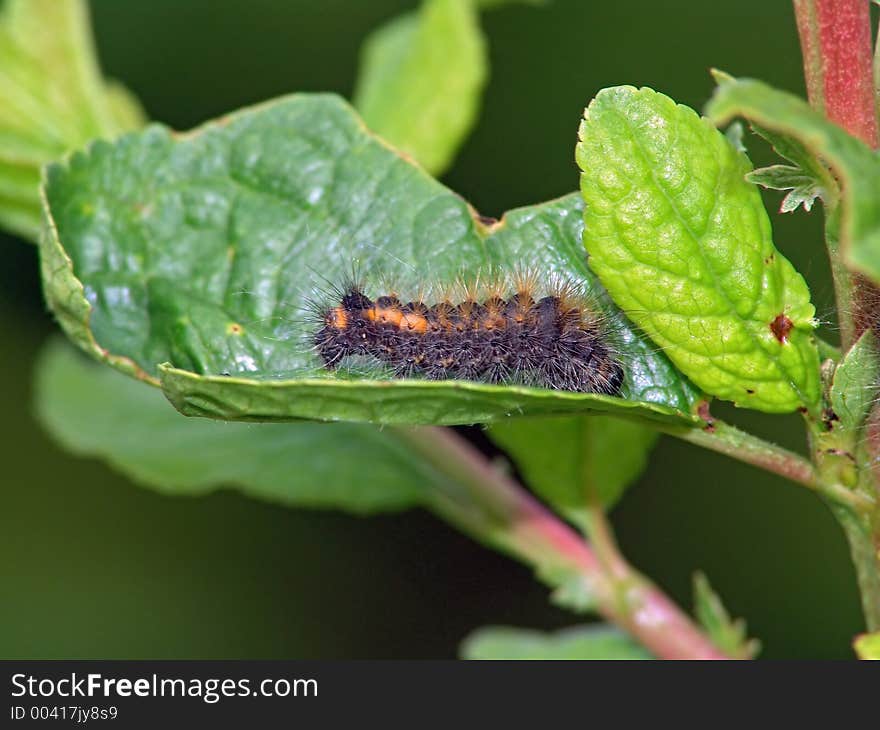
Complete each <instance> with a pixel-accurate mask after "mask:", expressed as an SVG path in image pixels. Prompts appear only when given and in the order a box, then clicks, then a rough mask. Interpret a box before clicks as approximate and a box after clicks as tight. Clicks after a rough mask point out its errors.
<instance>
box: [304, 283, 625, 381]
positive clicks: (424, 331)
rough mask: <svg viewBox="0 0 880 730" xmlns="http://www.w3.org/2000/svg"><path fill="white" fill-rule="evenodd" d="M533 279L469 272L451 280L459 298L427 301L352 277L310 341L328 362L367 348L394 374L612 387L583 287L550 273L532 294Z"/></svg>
mask: <svg viewBox="0 0 880 730" xmlns="http://www.w3.org/2000/svg"><path fill="white" fill-rule="evenodd" d="M538 282H539V279H538V276H537V274H535V273H533V272H529V271H527V270H517V271H515V272H514V274H513V276H512V277H510V278H508V279H505V278H503V277H500V276H496V275H488V276H483V277H475V278H472V279H469V280H461V281H459V282H457V284H456V287H457V289H458V291H459V295H458V297H455V296H454V295H453V294H452V293H451V292H449V291H443V293H442V295H441V297H440V300H439V301H438V302H436V303H434V304H428V303H427V302H426V300H427V299H428V297H427V294H426V292H425V290H424V289H422V290H419V291H417V292H416V293H415V294H414V295H413V296H412V298H411V299H409V300H402V298H401V297H399V296H398V295H397V294H396V293H389V294H383V295H380V296H378V297H376V299H375V300H373V299H371V298H370V297H369V296H367V294H366V293H365V291H364V287H363V284H362V283H361V282H360V281H359V280H357V279H355V278H352V279H350V280H346V281H345V282H344V284H343V285H342V286H341V287H339V288H338V290H337V294H338V296H337V298H335V299H334V300H333V301H334V302H335V303H334V304H332V305H331V306H326V305H325V306H324V307H323V309H321V310H320V317H319V321H320V327H319V329H318V331H317V333H316V334H315V336H314V346H315V349H316V351H317V352H318V354H319V356H320V357H321V359H322V360H323V362H324V364H325V366H326V367H327V368H328V369H334V368H336V367H338V366H339V364H340V362H341V361H342V360H343V359H344V358H345V357H348V356H363V355H365V356H368V357H372V358H374V359H376V360H379V361H380V362H382V363H385V364H386V365H389V366H390V367H391V368H392V371H393V372H394V374H395V376H396V377H413V376H417V377H424V378H427V379H430V380H446V379H460V380H477V381H484V382H489V383H519V384H524V385H532V386H538V387H545V388H552V389H557V390H570V391H578V392H591V393H605V394H614V393H617V392H618V390H619V389H620V386H621V382H622V379H623V369H622V367H621V366H620V364H619V362H618V360H617V357H616V355H615V353H614V348H613V347H612V346H611V345H610V344H609V342H608V337H607V332H606V331H605V329H604V327H603V322H602V319H601V317H600V316H599V315H597V314H596V313H595V312H594V311H593V310H592V308H591V307H590V305H589V302H588V301H587V300H586V297H585V296H584V293H583V291H582V290H581V288H580V287H578V286H577V285H576V284H574V283H572V282H570V281H568V280H565V279H561V278H557V279H554V280H552V281H551V282H550V285H549V287H547V292H548V293H547V294H545V295H544V296H539V291H538V290H539V285H538ZM511 290H512V292H513V293H512V294H511V293H510V292H511ZM386 291H391V292H393V291H394V290H393V289H392V288H390V287H389V288H388V289H386ZM456 300H457V302H456Z"/></svg>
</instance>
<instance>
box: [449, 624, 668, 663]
mask: <svg viewBox="0 0 880 730" xmlns="http://www.w3.org/2000/svg"><path fill="white" fill-rule="evenodd" d="M460 654H461V657H462V658H463V659H651V658H652V657H651V655H650V654H649V653H648V652H647V651H645V650H644V649H643V648H642V647H641V646H639V645H638V644H636V643H635V642H634V641H633V640H632V639H630V638H629V637H628V636H627V635H626V634H624V633H622V632H621V631H619V630H618V629H616V628H613V627H611V626H606V625H603V624H593V625H589V626H573V627H571V628H567V629H562V630H561V631H556V632H555V633H544V632H542V631H531V630H529V629H517V628H508V627H504V626H487V627H485V628H482V629H477V630H476V631H474V632H473V633H472V634H471V635H470V636H468V638H467V639H465V640H464V642H463V643H462V646H461V651H460Z"/></svg>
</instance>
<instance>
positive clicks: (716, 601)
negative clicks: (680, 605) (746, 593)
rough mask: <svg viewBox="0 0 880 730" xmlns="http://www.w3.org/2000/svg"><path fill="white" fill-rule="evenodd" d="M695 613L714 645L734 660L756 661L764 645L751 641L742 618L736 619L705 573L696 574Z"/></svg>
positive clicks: (754, 640)
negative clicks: (725, 606) (732, 617)
mask: <svg viewBox="0 0 880 730" xmlns="http://www.w3.org/2000/svg"><path fill="white" fill-rule="evenodd" d="M694 613H696V616H697V619H698V620H699V621H700V624H702V626H703V628H705V629H706V633H707V634H708V635H709V638H710V639H711V640H712V642H713V643H714V644H715V646H717V647H718V648H719V649H721V651H722V652H724V654H726V655H727V656H729V657H732V658H734V659H754V658H755V657H756V656H757V655H758V652H759V651H760V650H761V642H760V641H758V640H757V639H749V637H748V633H747V632H746V624H745V621H743V620H742V619H736V620H732V619H731V618H730V614H728V613H727V609H726V608H724V604H723V603H722V602H721V599H720V598H719V597H718V594H717V593H715V591H714V590H712V586H711V585H709V579H708V578H707V577H706V576H705V575H704V574H703V573H699V572H698V573H694Z"/></svg>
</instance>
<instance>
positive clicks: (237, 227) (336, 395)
mask: <svg viewBox="0 0 880 730" xmlns="http://www.w3.org/2000/svg"><path fill="white" fill-rule="evenodd" d="M45 199H46V207H45V211H46V217H47V221H48V223H49V225H48V226H47V235H46V236H44V238H43V240H42V242H41V264H42V272H43V281H44V289H45V292H46V297H47V300H48V302H49V304H50V306H51V307H52V309H53V311H54V312H55V314H56V316H57V317H58V319H59V321H60V322H61V324H62V325H63V327H64V328H65V330H66V331H67V333H68V335H69V336H70V337H71V338H72V339H74V341H76V342H77V343H78V344H79V345H80V346H82V347H83V348H84V349H86V350H87V351H88V352H91V353H92V354H93V355H95V356H96V357H99V358H101V359H104V360H105V361H107V362H110V363H111V364H113V365H115V366H116V367H119V368H120V369H122V370H123V371H125V372H128V373H129V374H133V375H135V376H137V377H140V378H142V379H145V380H148V381H150V382H153V383H157V382H158V381H159V379H161V383H162V385H163V387H164V388H165V390H166V394H167V395H168V396H169V398H170V399H171V400H172V402H173V403H174V404H175V405H176V406H177V407H178V408H179V409H180V410H181V411H183V412H184V413H187V414H190V415H206V416H213V417H217V418H225V419H233V420H235V419H239V420H290V419H295V418H310V419H322V420H349V421H370V422H376V423H443V424H451V423H474V422H482V421H488V420H493V419H497V418H502V417H505V416H507V415H511V414H519V413H523V414H528V413H531V414H552V413H573V412H580V413H582V412H585V411H589V410H597V411H606V412H613V413H619V414H622V415H628V416H632V417H640V418H655V419H656V418H659V419H663V420H666V421H674V422H679V423H691V422H694V417H693V416H692V415H691V413H692V410H693V406H694V403H695V401H696V400H697V397H698V395H699V394H698V392H697V391H696V390H695V389H694V388H693V386H691V385H690V384H689V383H688V382H687V381H686V380H685V379H684V378H683V377H682V376H681V375H680V374H679V373H678V372H677V371H676V370H675V368H674V367H673V366H672V365H671V364H670V362H669V361H668V359H667V358H666V356H665V355H664V354H663V353H661V352H658V351H657V349H656V348H655V347H654V346H653V345H652V344H651V343H650V342H648V341H647V340H646V339H645V338H644V337H643V336H641V335H640V334H639V333H638V332H637V331H636V330H635V329H634V328H633V327H632V325H630V324H629V323H628V321H627V320H626V318H625V317H623V316H622V315H621V314H620V312H619V311H617V310H616V309H614V308H613V305H611V304H610V302H609V301H608V300H607V298H605V297H604V295H603V292H602V290H601V287H599V285H598V284H597V283H596V281H595V279H594V277H593V276H592V274H591V273H590V271H589V269H588V268H587V266H586V262H585V257H584V254H583V252H582V249H581V245H580V237H581V235H582V229H583V223H582V221H581V208H582V203H581V202H580V201H579V199H578V197H577V196H574V195H572V196H568V197H565V198H562V199H559V200H556V201H552V202H550V203H545V204H543V205H539V206H533V207H531V208H523V209H520V210H516V211H513V212H511V213H509V214H508V215H507V216H506V217H505V219H504V220H503V221H502V222H501V223H498V224H496V225H494V226H491V227H485V226H483V225H482V224H481V223H479V222H478V221H477V220H476V219H475V216H474V214H473V212H472V210H471V209H470V208H469V207H468V206H467V204H466V203H465V202H464V201H463V200H462V199H461V198H459V197H458V196H456V195H455V194H453V193H452V192H450V191H449V190H448V189H446V188H445V187H443V186H442V185H440V184H439V183H438V182H436V181H435V180H433V179H431V178H430V177H429V176H428V175H427V174H425V173H424V172H423V171H422V170H420V169H419V168H418V167H415V166H413V165H412V164H410V163H408V162H407V161H406V160H404V159H402V158H401V157H400V156H399V155H397V154H396V153H395V152H393V151H392V150H390V149H389V148H388V147H387V146H386V145H385V144H383V143H382V142H380V141H379V140H377V139H375V138H374V137H372V136H371V135H370V134H369V133H368V132H367V131H366V130H365V128H364V127H363V125H362V124H361V123H360V121H359V120H358V119H357V117H356V116H355V115H354V114H353V112H352V111H351V109H350V108H349V107H348V105H347V104H345V102H343V101H342V100H340V99H339V98H337V97H335V96H329V95H296V96H292V97H288V98H286V99H282V100H279V101H275V102H271V103H268V104H265V105H262V106H260V107H256V108H253V109H249V110H245V111H243V112H239V113H237V114H235V115H231V116H229V117H226V118H224V119H222V120H220V121H219V122H216V123H212V124H209V125H207V126H206V127H204V128H202V129H200V130H198V131H196V132H194V133H191V134H188V135H184V136H179V135H178V136H175V135H174V134H172V133H171V132H170V131H169V130H167V129H165V128H164V127H161V126H155V125H154V126H151V127H149V128H148V129H146V130H145V131H143V132H139V133H134V134H130V135H127V136H125V137H123V138H122V139H120V140H119V141H118V142H116V143H113V144H111V143H107V142H103V141H102V142H97V143H95V144H94V145H92V146H90V147H89V148H88V149H87V150H86V151H82V152H78V153H76V154H74V155H73V156H72V157H71V158H70V159H69V160H68V161H67V162H66V163H64V164H56V165H53V166H51V167H50V168H49V170H48V173H47V183H46V187H45ZM355 263H356V264H357V267H358V268H359V270H360V272H361V273H362V274H363V275H364V276H365V277H366V278H367V279H368V280H369V284H370V291H371V293H375V292H376V291H378V290H379V288H380V287H381V286H382V284H381V282H380V280H381V278H382V277H386V278H388V279H390V281H392V282H394V283H395V285H396V287H397V288H398V290H401V291H402V293H403V294H404V295H405V294H406V293H407V291H416V290H418V288H419V287H420V286H421V287H424V286H425V284H426V283H430V284H436V283H437V282H442V281H449V280H451V279H453V278H455V277H457V276H459V275H460V274H462V273H464V274H465V275H467V274H470V275H475V274H476V273H477V272H480V271H485V270H486V268H487V267H488V266H489V265H494V266H496V267H512V266H514V265H526V266H531V267H533V268H536V269H537V270H539V271H540V272H541V274H542V275H545V276H550V275H552V274H563V275H566V276H568V277H569V278H571V279H574V280H575V281H577V282H579V283H581V284H582V285H583V286H584V288H585V289H587V290H590V291H592V293H593V296H594V298H595V299H596V306H597V307H598V308H599V309H600V310H603V311H604V312H605V313H606V315H607V317H608V320H609V329H610V330H611V332H612V335H613V338H614V340H615V343H616V344H617V346H618V348H619V350H620V351H621V353H622V354H621V358H622V360H623V362H624V366H625V369H626V378H625V384H624V390H623V392H622V395H623V397H622V398H611V397H605V396H597V395H590V394H575V393H565V392H558V391H550V390H545V389H534V388H523V387H504V386H491V385H485V384H479V383H466V382H453V381H447V382H426V381H418V380H394V381H388V380H382V379H381V373H377V372H376V371H375V368H373V369H371V370H368V371H367V372H366V375H367V376H369V377H355V376H357V375H359V374H360V375H364V374H365V373H364V371H363V370H344V371H341V372H338V373H337V374H335V375H331V374H329V373H327V372H326V371H325V370H324V369H322V368H321V367H320V363H319V361H318V358H317V357H316V355H315V353H314V352H313V351H312V348H311V341H310V338H311V335H312V334H313V333H314V330H315V326H316V325H315V323H314V320H313V319H312V317H310V316H309V315H308V313H307V311H306V310H305V309H304V304H305V302H306V300H307V299H309V298H312V297H315V296H316V292H318V291H319V290H320V289H321V288H322V287H326V280H330V281H331V282H340V281H341V280H342V279H343V278H344V277H345V276H346V274H347V273H348V272H350V271H351V268H352V266H353V265H354V264H355ZM162 363H168V365H165V366H163V367H161V368H160V367H159V365H160V364H162Z"/></svg>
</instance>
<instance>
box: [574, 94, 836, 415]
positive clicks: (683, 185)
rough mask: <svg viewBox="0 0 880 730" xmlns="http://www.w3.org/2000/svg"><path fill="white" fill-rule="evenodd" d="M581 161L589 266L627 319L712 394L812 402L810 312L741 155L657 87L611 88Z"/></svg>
mask: <svg viewBox="0 0 880 730" xmlns="http://www.w3.org/2000/svg"><path fill="white" fill-rule="evenodd" d="M577 158H578V164H579V165H580V167H581V170H582V176H581V190H582V193H583V196H584V199H585V201H586V208H585V223H586V227H585V233H584V242H585V244H586V246H587V250H588V251H589V253H590V257H591V258H590V266H591V268H592V269H593V270H594V271H595V272H596V274H598V276H599V279H600V280H601V281H602V283H603V284H604V285H605V288H606V289H607V290H608V292H609V293H610V294H611V296H612V297H613V298H614V300H615V302H616V303H617V304H618V305H619V306H620V307H621V308H622V309H623V310H624V311H625V312H627V314H628V315H629V317H630V318H631V319H632V320H633V321H634V322H635V323H636V324H638V325H639V326H640V327H641V328H642V329H643V330H644V331H645V332H646V333H648V334H649V335H650V336H651V337H652V339H653V340H654V341H655V342H656V343H657V344H658V345H660V346H661V347H662V348H663V349H664V351H665V352H666V354H667V355H668V356H669V358H670V359H671V360H672V361H673V363H675V364H676V365H677V366H678V367H679V369H680V370H681V371H682V372H684V373H685V374H686V375H687V376H688V377H689V378H690V379H691V380H692V381H693V382H694V383H695V384H696V385H698V386H699V387H701V388H702V389H703V390H705V391H706V392H707V393H709V394H710V395H714V396H717V397H719V398H724V399H726V400H732V401H734V402H735V403H736V404H737V405H740V406H744V407H749V408H755V409H758V410H763V411H767V412H786V411H792V410H794V409H796V408H798V407H801V406H804V407H807V408H809V409H811V410H815V409H816V408H817V407H818V403H819V394H820V386H819V361H818V355H817V353H816V343H815V341H814V339H813V336H812V331H813V328H814V327H815V321H814V319H813V315H814V308H813V305H812V304H811V303H810V295H809V290H808V289H807V285H806V283H805V282H804V280H803V278H802V277H801V276H800V274H798V273H797V272H796V271H795V270H794V268H793V267H792V265H791V264H790V263H789V261H788V260H787V259H786V258H785V257H783V256H782V254H780V253H779V252H778V251H777V250H776V249H775V248H774V246H773V241H772V240H771V235H770V222H769V219H768V218H767V213H766V211H765V210H764V208H763V206H762V204H761V198H760V195H759V194H758V190H757V188H756V187H755V186H754V185H751V184H749V183H747V182H746V181H745V180H744V176H745V175H746V173H747V172H749V170H750V167H751V166H750V164H749V161H748V159H747V158H746V157H745V155H743V154H741V153H739V152H737V151H736V150H735V149H734V147H733V146H732V145H731V144H730V142H729V141H728V140H727V139H726V138H725V137H724V135H723V134H721V133H720V132H719V131H718V130H716V129H715V128H714V127H712V126H711V124H709V122H708V121H707V120H703V119H700V118H699V117H698V116H697V115H696V114H695V113H694V111H693V110H691V109H689V108H687V107H684V106H680V105H676V104H675V102H673V101H672V100H671V99H669V98H668V97H666V96H664V95H663V94H658V93H657V92H655V91H652V90H651V89H635V88H632V87H616V88H612V89H605V90H604V91H601V92H600V93H599V94H598V95H597V96H596V98H595V99H594V100H593V101H592V102H591V103H590V106H589V107H588V108H587V110H586V112H585V114H584V121H583V123H582V124H581V129H580V143H579V144H578V147H577Z"/></svg>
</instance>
